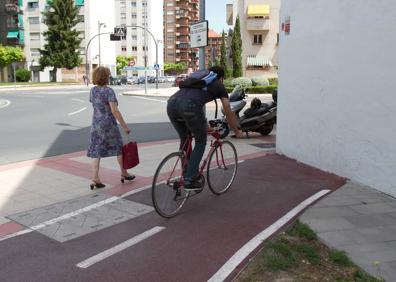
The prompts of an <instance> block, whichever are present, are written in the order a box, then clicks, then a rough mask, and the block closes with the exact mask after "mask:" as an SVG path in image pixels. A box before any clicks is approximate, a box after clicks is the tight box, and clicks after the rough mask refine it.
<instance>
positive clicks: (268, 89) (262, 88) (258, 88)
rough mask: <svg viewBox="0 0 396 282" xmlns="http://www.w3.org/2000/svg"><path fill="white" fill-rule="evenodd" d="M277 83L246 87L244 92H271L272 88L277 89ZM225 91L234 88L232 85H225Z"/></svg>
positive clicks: (230, 90)
mask: <svg viewBox="0 0 396 282" xmlns="http://www.w3.org/2000/svg"><path fill="white" fill-rule="evenodd" d="M277 88H278V86H277V85H269V86H252V87H248V88H247V89H246V93H250V94H265V93H272V91H273V90H274V89H277ZM226 89H227V92H228V93H230V92H232V90H233V89H234V88H233V87H226Z"/></svg>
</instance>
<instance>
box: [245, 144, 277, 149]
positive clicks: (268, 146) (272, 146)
mask: <svg viewBox="0 0 396 282" xmlns="http://www.w3.org/2000/svg"><path fill="white" fill-rule="evenodd" d="M250 145H252V146H255V147H259V148H261V149H273V148H275V143H258V144H250Z"/></svg>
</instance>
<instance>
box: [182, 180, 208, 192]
mask: <svg viewBox="0 0 396 282" xmlns="http://www.w3.org/2000/svg"><path fill="white" fill-rule="evenodd" d="M204 185H205V183H204V182H203V181H202V180H201V179H200V178H199V177H198V178H196V179H194V180H190V179H185V180H184V190H186V191H201V190H202V189H203V187H204Z"/></svg>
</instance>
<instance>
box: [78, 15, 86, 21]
mask: <svg viewBox="0 0 396 282" xmlns="http://www.w3.org/2000/svg"><path fill="white" fill-rule="evenodd" d="M77 19H78V22H80V23H83V22H85V18H84V15H78V16H77Z"/></svg>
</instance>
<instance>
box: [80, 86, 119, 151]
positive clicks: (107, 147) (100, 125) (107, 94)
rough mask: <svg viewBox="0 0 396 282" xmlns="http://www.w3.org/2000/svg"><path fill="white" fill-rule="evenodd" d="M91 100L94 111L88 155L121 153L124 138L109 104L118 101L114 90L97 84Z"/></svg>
mask: <svg viewBox="0 0 396 282" xmlns="http://www.w3.org/2000/svg"><path fill="white" fill-rule="evenodd" d="M89 101H90V102H91V103H92V106H93V110H94V112H93V118H92V126H91V141H90V144H89V147H88V152H87V156H88V157H91V158H104V157H110V156H118V155H121V150H122V138H121V134H120V130H119V129H118V125H117V121H116V119H115V117H114V116H113V114H112V112H111V109H110V104H109V102H115V103H118V101H117V97H116V95H115V93H114V90H113V89H111V88H110V87H106V86H95V87H93V88H92V89H91V93H90V96H89Z"/></svg>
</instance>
